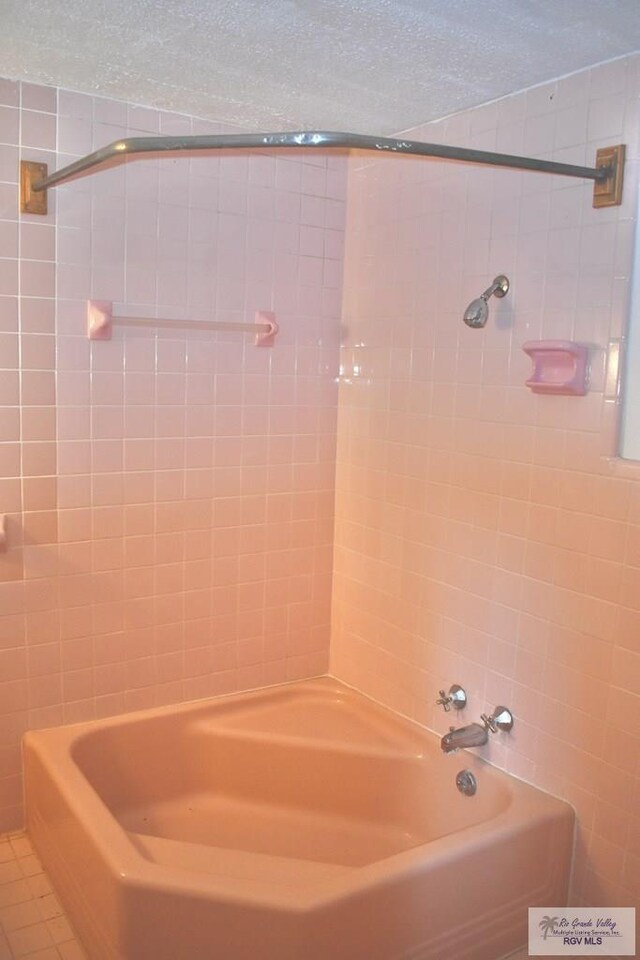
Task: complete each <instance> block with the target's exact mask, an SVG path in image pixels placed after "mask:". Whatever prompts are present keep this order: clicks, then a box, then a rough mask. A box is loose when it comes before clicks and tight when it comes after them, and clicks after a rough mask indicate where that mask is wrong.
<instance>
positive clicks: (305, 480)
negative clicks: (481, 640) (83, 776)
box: [0, 81, 346, 831]
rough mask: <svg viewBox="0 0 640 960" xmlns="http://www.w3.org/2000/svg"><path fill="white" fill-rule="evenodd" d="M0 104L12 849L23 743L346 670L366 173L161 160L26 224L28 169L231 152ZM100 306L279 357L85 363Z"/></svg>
mask: <svg viewBox="0 0 640 960" xmlns="http://www.w3.org/2000/svg"><path fill="white" fill-rule="evenodd" d="M20 98H21V99H20ZM0 103H1V104H2V105H1V106H0V245H1V250H0V257H2V258H3V259H0V297H1V303H0V311H1V312H0V477H1V479H0V513H7V514H8V515H9V520H8V530H9V540H10V550H9V552H8V553H6V554H4V555H0V713H1V714H2V716H1V717H0V831H1V830H5V829H8V828H11V827H13V826H15V825H16V824H18V823H19V822H20V817H21V810H20V806H21V802H20V801H21V785H20V775H19V770H20V761H19V739H20V735H21V733H22V731H24V730H25V729H27V728H29V727H34V726H43V725H49V724H57V723H62V722H73V721H78V720H83V719H85V718H91V717H99V716H104V715H107V714H113V713H118V712H121V711H124V710H129V709H135V708H139V707H146V706H149V705H152V704H161V703H169V702H175V701H181V700H185V699H191V698H195V697H201V696H207V695H210V694H215V693H219V692H223V691H229V690H235V689H243V688H249V687H255V686H260V685H262V684H268V683H273V682H279V681H282V680H286V679H293V678H297V677H301V676H307V675H312V674H317V673H323V672H325V671H326V668H327V662H328V642H329V622H330V596H331V565H332V538H333V495H334V472H335V419H336V402H337V383H336V375H337V367H338V345H339V329H340V327H339V316H340V303H341V268H342V249H343V232H344V200H345V184H346V166H345V162H344V161H343V160H339V159H336V158H326V157H322V156H320V155H318V154H313V155H309V156H304V157H302V156H301V155H299V154H297V155H296V156H294V157H292V156H287V155H284V154H279V155H271V156H269V155H252V156H248V155H246V156H239V155H235V156H215V155H214V156H209V157H204V156H202V155H200V156H195V157H191V158H180V159H167V158H164V159H163V160H162V161H160V160H155V159H148V160H145V161H136V162H131V163H129V164H128V165H127V166H126V167H125V166H122V167H119V168H114V169H110V170H108V171H105V172H102V173H100V174H99V175H96V176H95V177H92V178H87V179H81V180H77V181H75V182H73V183H71V184H68V185H65V186H64V187H61V188H59V189H58V190H57V191H52V192H51V194H50V199H51V200H52V208H53V209H52V212H51V214H50V215H49V216H48V217H47V218H46V219H44V218H40V217H34V216H23V217H21V218H20V217H18V213H17V186H16V183H17V172H18V157H19V155H22V156H25V157H27V158H31V159H43V160H45V161H46V162H49V163H50V165H51V167H52V168H56V167H59V166H61V165H63V164H64V163H66V162H69V161H71V160H72V159H75V157H76V156H78V155H80V154H84V153H86V152H89V151H91V150H92V149H94V148H96V147H98V146H101V145H104V144H107V143H109V142H111V141H113V140H115V139H117V138H119V137H121V136H126V135H136V134H140V133H191V132H193V133H202V132H221V131H223V130H224V129H225V128H223V126H222V125H220V124H215V123H211V122H206V123H205V122H203V121H199V120H195V119H192V118H190V117H186V116H179V115H176V114H169V113H163V112H159V111H155V110H150V109H146V108H143V107H137V106H133V105H128V104H126V103H120V102H114V101H108V100H104V99H101V98H92V97H89V96H83V95H79V94H75V93H70V92H68V91H65V90H59V91H57V90H54V89H50V88H46V87H36V86H33V85H30V84H22V85H21V86H20V85H19V84H13V83H11V82H9V81H0ZM56 149H57V154H56V152H55V151H56ZM88 298H98V299H106V300H112V301H114V312H115V313H116V314H117V313H120V314H131V315H140V316H147V317H168V318H176V319H179V318H189V319H204V320H206V319H213V318H215V319H221V320H225V321H246V320H251V321H252V320H253V319H254V314H255V311H256V310H273V311H275V313H276V315H277V318H278V321H279V323H280V330H281V332H280V335H279V337H278V341H277V344H276V346H275V347H274V348H273V349H256V348H255V346H253V343H252V338H251V337H247V336H243V335H242V334H240V335H239V334H237V333H234V334H224V333H218V334H215V333H214V334H212V333H206V332H203V333H198V332H197V331H196V332H193V331H187V332H185V331H184V330H181V329H180V328H179V327H176V329H175V330H163V331H161V332H158V331H156V330H151V331H142V330H134V329H132V328H131V329H128V330H125V329H123V328H117V329H116V332H115V335H114V339H113V340H112V341H111V342H106V343H105V342H92V343H89V341H88V340H87V338H86V300H87V299H88Z"/></svg>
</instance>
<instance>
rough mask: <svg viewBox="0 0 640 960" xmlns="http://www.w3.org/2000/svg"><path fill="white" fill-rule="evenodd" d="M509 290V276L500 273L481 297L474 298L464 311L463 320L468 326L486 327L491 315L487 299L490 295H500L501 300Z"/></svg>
mask: <svg viewBox="0 0 640 960" xmlns="http://www.w3.org/2000/svg"><path fill="white" fill-rule="evenodd" d="M508 290H509V278H508V277H505V276H504V274H502V273H501V274H499V276H497V277H496V278H495V279H494V281H493V283H492V284H491V286H490V287H487V289H486V290H485V291H484V293H481V294H480V296H479V297H477V298H476V299H475V300H472V301H471V303H470V304H469V306H468V307H467V309H466V310H465V312H464V316H463V318H462V319H463V320H464V322H465V323H466V325H467V326H468V327H484V325H485V323H486V322H487V318H488V316H489V307H488V306H487V300H488V299H489V297H494V296H495V297H498V298H499V299H500V300H501V299H502V297H504V296H506V294H507V292H508Z"/></svg>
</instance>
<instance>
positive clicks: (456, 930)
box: [24, 678, 573, 960]
mask: <svg viewBox="0 0 640 960" xmlns="http://www.w3.org/2000/svg"><path fill="white" fill-rule="evenodd" d="M24 765H25V778H26V787H25V790H26V804H27V826H28V831H29V834H30V836H31V838H32V841H33V843H34V845H35V847H36V849H37V851H38V853H39V854H40V856H41V858H42V860H43V862H44V865H45V868H46V869H47V870H48V872H49V874H50V876H51V877H52V880H53V882H54V885H55V887H56V889H57V891H58V893H59V895H60V897H61V899H62V901H63V903H64V906H65V907H66V909H67V911H68V913H69V915H70V918H71V920H72V922H73V923H74V925H75V927H76V930H77V932H78V934H79V936H80V938H81V939H82V941H83V942H84V944H85V946H86V948H87V950H88V953H89V956H90V957H91V960H443V958H445V957H446V958H447V960H497V958H500V957H503V956H506V955H508V954H509V953H510V952H512V951H513V950H515V949H516V948H517V947H518V946H521V945H522V944H524V943H525V942H526V929H527V907H529V906H540V905H545V906H546V905H551V906H557V905H561V904H564V903H565V902H566V899H565V898H566V895H567V880H568V872H569V866H570V859H571V851H572V837H573V812H572V809H571V807H570V806H569V805H568V804H566V803H564V802H562V801H560V800H557V799H555V798H553V797H551V796H548V795H547V794H544V793H542V792H541V791H539V790H536V789H534V788H533V787H531V786H528V785H527V784H525V783H522V782H520V781H518V780H515V779H514V778H512V777H510V776H508V775H507V774H504V773H502V772H501V771H499V770H497V769H495V768H493V767H491V766H490V765H488V764H486V763H484V762H483V761H481V760H479V759H478V758H477V757H475V756H474V755H472V754H470V753H469V752H468V751H463V752H460V753H458V754H455V755H450V756H444V755H443V754H442V753H441V751H440V748H439V744H438V740H437V738H436V737H435V736H434V735H433V734H431V733H429V732H428V731H425V730H424V729H422V728H421V727H419V726H417V725H415V724H412V723H411V722H409V721H407V720H404V719H402V718H400V717H398V716H397V715H395V714H393V713H391V712H389V711H387V710H386V709H384V708H382V707H380V706H378V705H377V704H375V703H373V702H371V701H370V700H368V699H366V698H365V697H363V696H361V695H360V694H358V693H356V692H355V691H354V690H352V689H350V688H348V687H345V686H343V685H341V684H340V683H338V682H337V681H335V680H333V679H331V678H320V679H316V680H310V681H303V682H298V683H292V684H287V685H284V686H280V687H272V688H269V689H266V690H261V691H257V692H251V693H246V694H239V695H234V696H226V697H220V698H216V699H213V700H207V701H198V702H196V703H191V704H187V705H181V706H177V707H171V708H161V709H156V710H148V711H144V712H140V713H134V714H128V715H126V716H120V717H115V718H112V719H108V720H102V721H99V722H96V723H85V724H78V725H75V726H68V727H59V728H55V729H50V730H41V731H34V732H30V733H28V734H27V735H26V736H25V740H24ZM465 767H466V768H468V769H470V770H471V771H472V772H473V773H474V774H475V776H476V778H477V782H478V789H477V793H476V794H475V796H463V795H462V794H461V793H460V792H459V791H458V790H457V788H456V785H455V779H456V774H457V772H458V771H459V770H460V769H461V768H465Z"/></svg>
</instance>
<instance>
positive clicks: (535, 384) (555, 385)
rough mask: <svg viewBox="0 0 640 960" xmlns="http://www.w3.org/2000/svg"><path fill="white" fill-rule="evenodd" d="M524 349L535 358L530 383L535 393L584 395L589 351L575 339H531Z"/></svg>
mask: <svg viewBox="0 0 640 960" xmlns="http://www.w3.org/2000/svg"><path fill="white" fill-rule="evenodd" d="M522 349H523V350H524V352H525V353H527V354H528V355H529V356H530V357H531V359H532V360H533V370H532V372H531V376H530V377H529V379H528V380H527V381H526V385H527V386H528V387H529V389H530V390H532V391H533V393H551V394H564V395H565V396H574V397H581V396H584V394H585V393H586V392H587V372H588V359H589V354H588V350H587V347H586V346H585V344H584V343H575V342H574V341H573V340H528V341H527V342H526V343H523V344H522Z"/></svg>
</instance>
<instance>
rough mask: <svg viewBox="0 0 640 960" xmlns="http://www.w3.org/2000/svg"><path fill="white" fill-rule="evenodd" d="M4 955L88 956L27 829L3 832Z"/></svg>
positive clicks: (19, 959) (33, 959)
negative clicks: (28, 835) (21, 831)
mask: <svg viewBox="0 0 640 960" xmlns="http://www.w3.org/2000/svg"><path fill="white" fill-rule="evenodd" d="M0 960H87V956H86V954H85V952H84V950H83V949H82V947H81V946H80V944H79V943H78V941H77V940H76V939H75V935H74V932H73V930H72V929H71V926H70V924H69V921H68V920H67V918H66V916H65V914H64V910H63V909H62V907H61V906H60V903H59V901H58V898H57V897H56V895H55V893H54V892H53V890H52V888H51V883H50V882H49V878H48V877H47V876H46V874H45V872H44V870H43V869H42V864H41V863H40V861H39V860H38V858H37V856H36V855H35V853H34V852H33V847H32V846H31V844H30V843H29V840H28V838H27V837H26V836H25V834H24V833H9V834H5V835H2V836H0Z"/></svg>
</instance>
